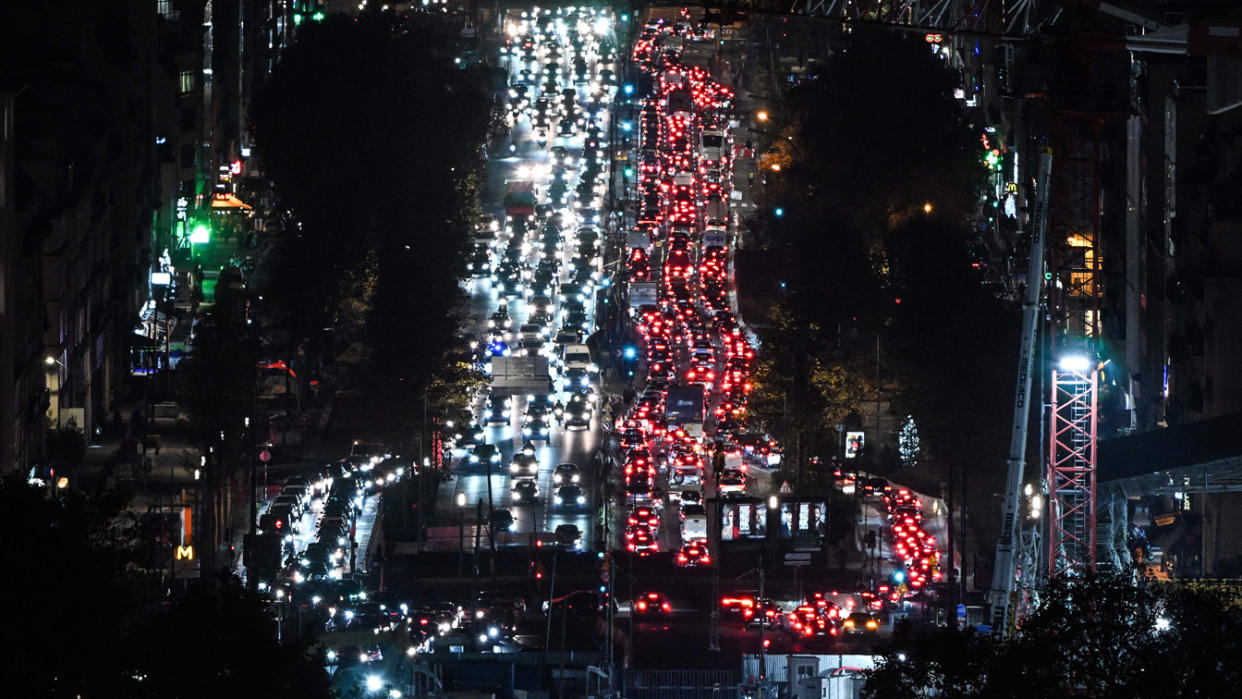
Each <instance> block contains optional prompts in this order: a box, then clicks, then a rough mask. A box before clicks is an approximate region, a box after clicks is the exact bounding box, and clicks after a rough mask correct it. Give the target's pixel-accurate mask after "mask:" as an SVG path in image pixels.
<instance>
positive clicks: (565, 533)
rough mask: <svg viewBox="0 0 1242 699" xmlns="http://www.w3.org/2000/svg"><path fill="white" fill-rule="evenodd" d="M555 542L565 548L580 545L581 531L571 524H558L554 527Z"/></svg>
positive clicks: (579, 546) (574, 547) (578, 546)
mask: <svg viewBox="0 0 1242 699" xmlns="http://www.w3.org/2000/svg"><path fill="white" fill-rule="evenodd" d="M556 543H558V544H560V545H561V546H564V547H565V548H571V549H576V548H581V547H582V531H581V530H579V529H578V527H577V526H576V525H573V524H560V525H557V527H556Z"/></svg>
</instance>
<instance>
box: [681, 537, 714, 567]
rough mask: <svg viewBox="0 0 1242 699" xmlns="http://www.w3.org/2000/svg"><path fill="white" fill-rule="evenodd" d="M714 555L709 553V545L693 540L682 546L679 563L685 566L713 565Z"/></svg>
mask: <svg viewBox="0 0 1242 699" xmlns="http://www.w3.org/2000/svg"><path fill="white" fill-rule="evenodd" d="M711 562H712V557H711V556H710V555H708V553H707V545H706V544H703V543H700V542H698V541H692V542H690V543H688V544H685V545H684V546H682V547H681V551H679V552H678V553H677V565H679V566H681V567H683V568H690V567H693V566H705V565H711Z"/></svg>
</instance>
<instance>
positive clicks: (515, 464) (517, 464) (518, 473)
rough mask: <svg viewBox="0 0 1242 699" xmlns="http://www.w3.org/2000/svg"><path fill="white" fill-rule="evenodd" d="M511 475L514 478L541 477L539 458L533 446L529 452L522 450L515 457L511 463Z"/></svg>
mask: <svg viewBox="0 0 1242 699" xmlns="http://www.w3.org/2000/svg"><path fill="white" fill-rule="evenodd" d="M527 444H528V445H529V444H530V443H529V442H527ZM509 475H510V476H513V477H514V478H526V477H529V478H534V477H535V476H538V475H539V457H537V456H535V448H534V447H533V446H532V447H531V448H530V450H529V451H528V450H526V449H522V450H520V451H518V452H517V453H515V454H514V455H513V459H512V460H511V461H510V462H509Z"/></svg>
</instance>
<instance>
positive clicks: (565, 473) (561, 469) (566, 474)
mask: <svg viewBox="0 0 1242 699" xmlns="http://www.w3.org/2000/svg"><path fill="white" fill-rule="evenodd" d="M581 474H582V472H581V469H579V468H578V465H577V464H571V463H563V464H558V465H557V467H556V468H555V469H553V470H552V483H553V484H554V485H565V484H569V483H574V484H576V483H578V482H579V481H580V480H581V479H582V475H581Z"/></svg>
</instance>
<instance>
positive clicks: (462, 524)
mask: <svg viewBox="0 0 1242 699" xmlns="http://www.w3.org/2000/svg"><path fill="white" fill-rule="evenodd" d="M455 502H456V503H457V577H458V578H460V577H461V569H462V566H463V565H465V563H464V561H465V557H466V494H465V493H458V494H457V499H456V500H455Z"/></svg>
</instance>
